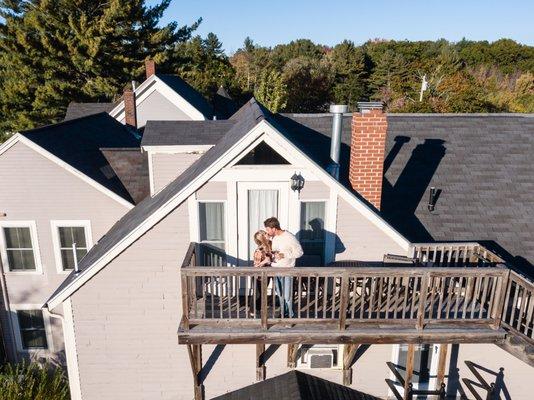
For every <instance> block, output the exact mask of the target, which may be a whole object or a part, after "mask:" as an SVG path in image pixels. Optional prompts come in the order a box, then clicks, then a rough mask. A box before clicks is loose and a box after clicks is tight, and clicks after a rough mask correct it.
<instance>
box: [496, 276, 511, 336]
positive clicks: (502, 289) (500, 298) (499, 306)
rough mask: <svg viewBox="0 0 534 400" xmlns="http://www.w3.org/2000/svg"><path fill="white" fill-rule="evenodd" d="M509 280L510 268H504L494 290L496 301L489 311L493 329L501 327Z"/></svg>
mask: <svg viewBox="0 0 534 400" xmlns="http://www.w3.org/2000/svg"><path fill="white" fill-rule="evenodd" d="M509 282H510V270H509V269H506V270H505V272H504V273H503V275H502V277H501V279H500V280H499V282H498V285H497V290H496V292H497V293H496V294H495V296H496V298H497V300H496V302H495V304H494V305H493V310H492V313H491V318H492V319H493V323H492V328H493V329H499V328H500V327H501V321H502V320H503V317H504V314H505V313H506V310H505V304H504V303H505V300H506V294H507V292H508V285H509Z"/></svg>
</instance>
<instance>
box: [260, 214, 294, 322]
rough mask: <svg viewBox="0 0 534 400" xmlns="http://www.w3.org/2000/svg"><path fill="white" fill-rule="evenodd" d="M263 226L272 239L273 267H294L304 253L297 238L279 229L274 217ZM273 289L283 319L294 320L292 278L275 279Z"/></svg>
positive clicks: (281, 277)
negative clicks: (278, 300) (276, 295)
mask: <svg viewBox="0 0 534 400" xmlns="http://www.w3.org/2000/svg"><path fill="white" fill-rule="evenodd" d="M263 225H264V226H265V231H266V232H267V234H268V235H269V236H270V237H271V238H272V244H271V247H272V251H273V262H272V263H271V266H273V267H286V268H287V267H294V266H295V263H296V261H297V258H299V257H301V256H302V255H303V254H304V252H303V251H302V246H301V245H300V243H299V241H298V240H297V238H296V237H295V236H294V235H293V234H292V233H290V232H288V231H285V230H283V229H282V228H280V222H279V221H278V219H276V218H275V217H271V218H267V219H266V220H265V221H264V223H263ZM274 283H275V289H276V293H277V294H278V298H279V299H280V308H281V313H283V315H284V316H285V317H289V318H294V317H295V315H294V313H293V278H292V277H291V276H279V277H276V279H275V281H274Z"/></svg>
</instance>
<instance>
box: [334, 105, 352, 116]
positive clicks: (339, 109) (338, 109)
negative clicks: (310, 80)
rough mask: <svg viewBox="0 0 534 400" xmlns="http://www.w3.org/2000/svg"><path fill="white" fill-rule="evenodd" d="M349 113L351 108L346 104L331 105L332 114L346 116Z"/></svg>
mask: <svg viewBox="0 0 534 400" xmlns="http://www.w3.org/2000/svg"><path fill="white" fill-rule="evenodd" d="M348 111H349V106H347V105H345V104H331V105H330V112H331V113H332V114H344V113H346V112H348Z"/></svg>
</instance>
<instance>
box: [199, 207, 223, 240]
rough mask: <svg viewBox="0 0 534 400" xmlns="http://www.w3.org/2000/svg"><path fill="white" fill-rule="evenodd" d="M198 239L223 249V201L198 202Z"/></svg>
mask: <svg viewBox="0 0 534 400" xmlns="http://www.w3.org/2000/svg"><path fill="white" fill-rule="evenodd" d="M198 216H199V225H200V230H199V233H200V241H201V242H202V243H209V244H211V245H213V246H216V247H218V248H220V249H222V250H224V249H225V247H226V246H225V244H226V239H225V229H224V225H225V217H224V203H223V202H199V203H198Z"/></svg>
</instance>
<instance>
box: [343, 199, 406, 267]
mask: <svg viewBox="0 0 534 400" xmlns="http://www.w3.org/2000/svg"><path fill="white" fill-rule="evenodd" d="M336 233H337V235H338V244H337V246H336V247H337V249H336V252H337V253H338V254H336V260H360V261H382V259H383V257H384V254H386V253H391V254H401V255H406V250H405V249H403V248H402V247H401V246H399V244H398V243H396V242H395V241H394V240H393V239H392V238H391V237H390V236H389V235H388V234H387V233H386V232H384V231H383V230H381V229H380V228H378V227H377V226H376V225H375V224H373V223H372V222H371V221H369V220H368V219H367V218H365V217H364V216H362V215H361V214H360V213H359V212H358V211H357V210H356V209H354V207H352V206H351V205H350V204H348V203H347V202H346V201H345V200H344V199H342V198H341V197H339V199H338V209H337V232H336ZM343 248H344V250H343V251H342V249H343Z"/></svg>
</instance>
